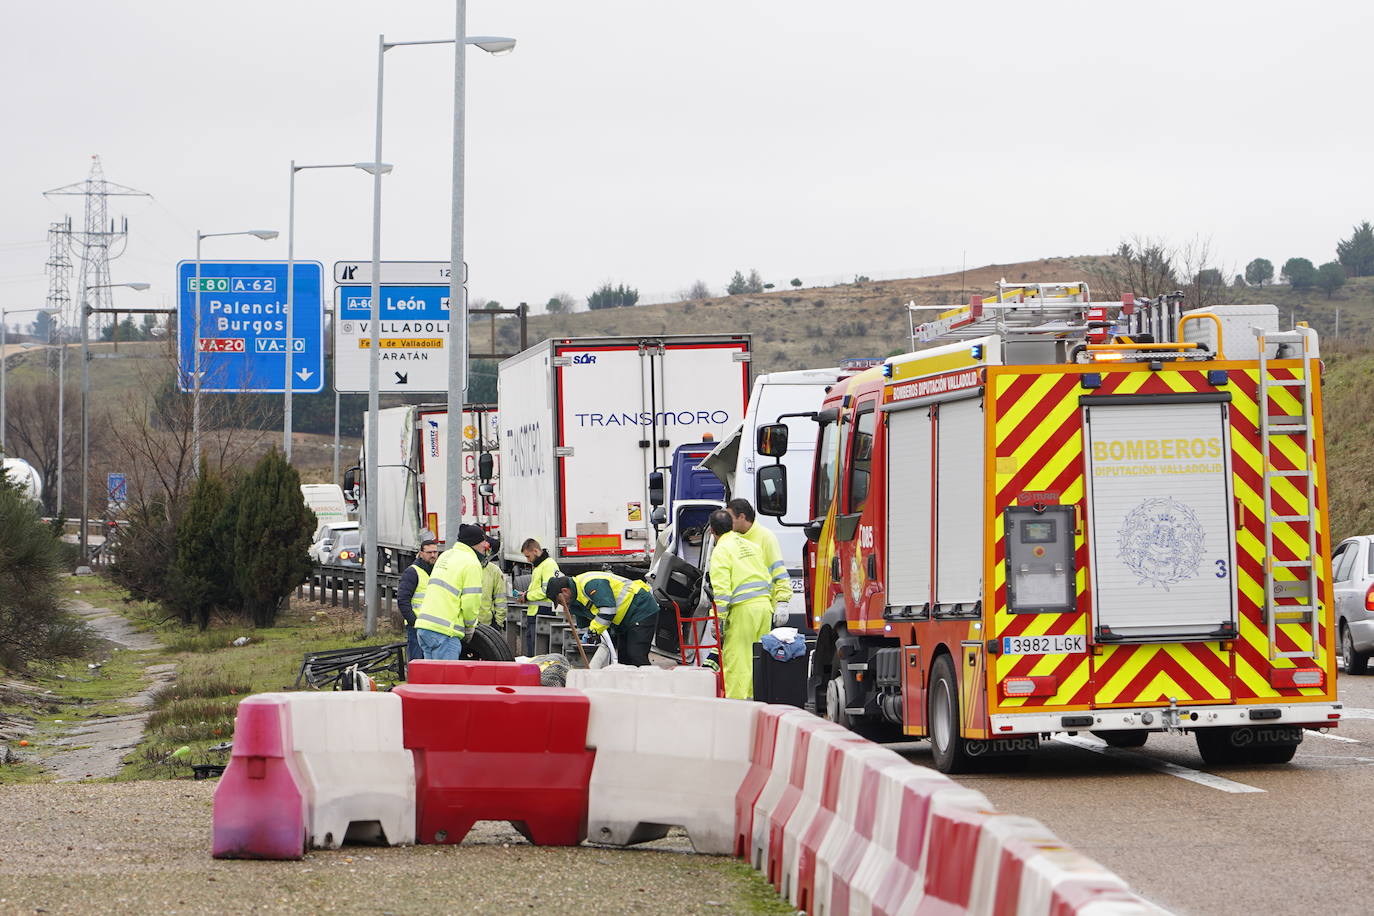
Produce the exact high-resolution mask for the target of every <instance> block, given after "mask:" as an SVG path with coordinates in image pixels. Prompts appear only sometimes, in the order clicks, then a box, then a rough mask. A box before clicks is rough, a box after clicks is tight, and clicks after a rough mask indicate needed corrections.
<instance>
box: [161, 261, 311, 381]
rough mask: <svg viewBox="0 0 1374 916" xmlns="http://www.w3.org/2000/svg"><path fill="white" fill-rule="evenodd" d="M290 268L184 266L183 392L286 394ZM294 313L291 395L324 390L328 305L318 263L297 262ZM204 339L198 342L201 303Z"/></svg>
mask: <svg viewBox="0 0 1374 916" xmlns="http://www.w3.org/2000/svg"><path fill="white" fill-rule="evenodd" d="M286 275H287V263H286V262H285V261H216V262H211V261H202V262H200V270H199V282H197V270H196V262H195V261H182V262H181V263H179V264H178V265H177V330H178V335H177V336H178V344H179V346H178V348H177V349H178V354H179V363H180V370H181V371H180V372H179V373H178V376H179V382H180V386H181V390H182V391H191V390H193V389H194V388H195V366H196V351H197V350H199V351H200V358H199V363H200V372H201V380H200V390H201V391H210V392H243V393H246V392H261V393H280V392H283V391H285V390H286V348H287V346H288V343H287V340H286V309H287V296H286ZM292 276H293V283H294V286H295V289H294V290H293V295H292V296H291V307H292V310H293V311H294V312H295V317H294V319H293V320H292V323H291V342H290V346H291V351H292V352H291V375H292V379H291V390H292V391H297V392H300V393H301V394H314V393H315V392H318V391H320V390H322V389H323V387H324V300H323V297H322V292H321V285H322V282H321V276H322V268H321V266H320V263H319V262H318V261H297V262H295V265H294V268H293V274H292ZM197 300H199V303H200V336H199V337H198V338H197V336H196V303H197Z"/></svg>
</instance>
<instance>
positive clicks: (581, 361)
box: [572, 353, 596, 366]
mask: <svg viewBox="0 0 1374 916" xmlns="http://www.w3.org/2000/svg"><path fill="white" fill-rule="evenodd" d="M572 361H573V365H574V366H589V365H592V364H593V363H595V362H596V354H595V353H579V354H577V355H576V356H574V357H573V358H572Z"/></svg>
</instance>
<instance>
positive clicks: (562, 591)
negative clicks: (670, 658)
mask: <svg viewBox="0 0 1374 916" xmlns="http://www.w3.org/2000/svg"><path fill="white" fill-rule="evenodd" d="M545 592H546V594H547V595H548V596H549V598H550V599H552V600H553V602H554V603H555V604H560V605H562V606H563V607H565V608H567V609H568V610H569V611H571V612H572V614H573V616H574V617H575V618H577V621H578V623H580V624H584V625H587V626H588V627H589V628H590V629H591V631H592V632H593V633H598V634H600V633H605V632H606V631H607V630H610V632H611V640H612V642H613V644H614V645H615V652H616V657H617V660H618V661H619V662H620V663H621V664H622V665H640V666H644V665H647V664H649V647H650V646H651V645H652V644H653V641H654V627H655V625H656V624H657V622H658V602H657V601H656V600H654V595H653V592H652V591H651V590H650V588H649V585H648V583H645V582H641V581H639V580H638V579H626V578H624V577H623V576H617V575H615V574H614V573H608V572H600V571H593V572H584V573H578V574H577V575H575V576H571V577H569V576H564V575H561V574H560V575H557V576H554V577H553V578H552V579H550V580H549V581H548V584H547V585H546V586H545Z"/></svg>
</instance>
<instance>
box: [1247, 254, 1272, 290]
mask: <svg viewBox="0 0 1374 916" xmlns="http://www.w3.org/2000/svg"><path fill="white" fill-rule="evenodd" d="M1273 279H1274V265H1273V263H1272V262H1271V261H1269V259H1268V258H1255V259H1254V260H1253V261H1251V262H1250V263H1249V264H1246V265H1245V282H1246V283H1249V284H1250V285H1251V286H1263V285H1264V284H1266V283H1269V282H1271V281H1272V280H1273Z"/></svg>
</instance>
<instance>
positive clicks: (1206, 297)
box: [1177, 238, 1232, 308]
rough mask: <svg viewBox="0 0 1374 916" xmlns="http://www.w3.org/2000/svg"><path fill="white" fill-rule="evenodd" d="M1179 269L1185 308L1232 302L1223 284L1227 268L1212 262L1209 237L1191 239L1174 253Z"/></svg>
mask: <svg viewBox="0 0 1374 916" xmlns="http://www.w3.org/2000/svg"><path fill="white" fill-rule="evenodd" d="M1177 260H1178V266H1179V272H1180V273H1181V274H1182V275H1183V277H1184V278H1185V279H1184V281H1183V283H1182V284H1181V289H1182V290H1183V297H1184V300H1183V301H1184V303H1185V304H1186V306H1187V307H1188V308H1208V307H1210V306H1213V305H1221V304H1222V303H1225V302H1229V301H1231V297H1232V292H1231V289H1230V288H1229V287H1228V286H1227V285H1226V275H1227V273H1230V272H1231V271H1229V270H1228V269H1226V268H1225V267H1223V266H1220V265H1214V264H1212V263H1211V262H1212V242H1211V240H1210V239H1204V238H1193V239H1191V240H1190V241H1188V242H1185V243H1184V244H1183V245H1182V246H1181V247H1180V248H1179V249H1178V252H1177Z"/></svg>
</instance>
